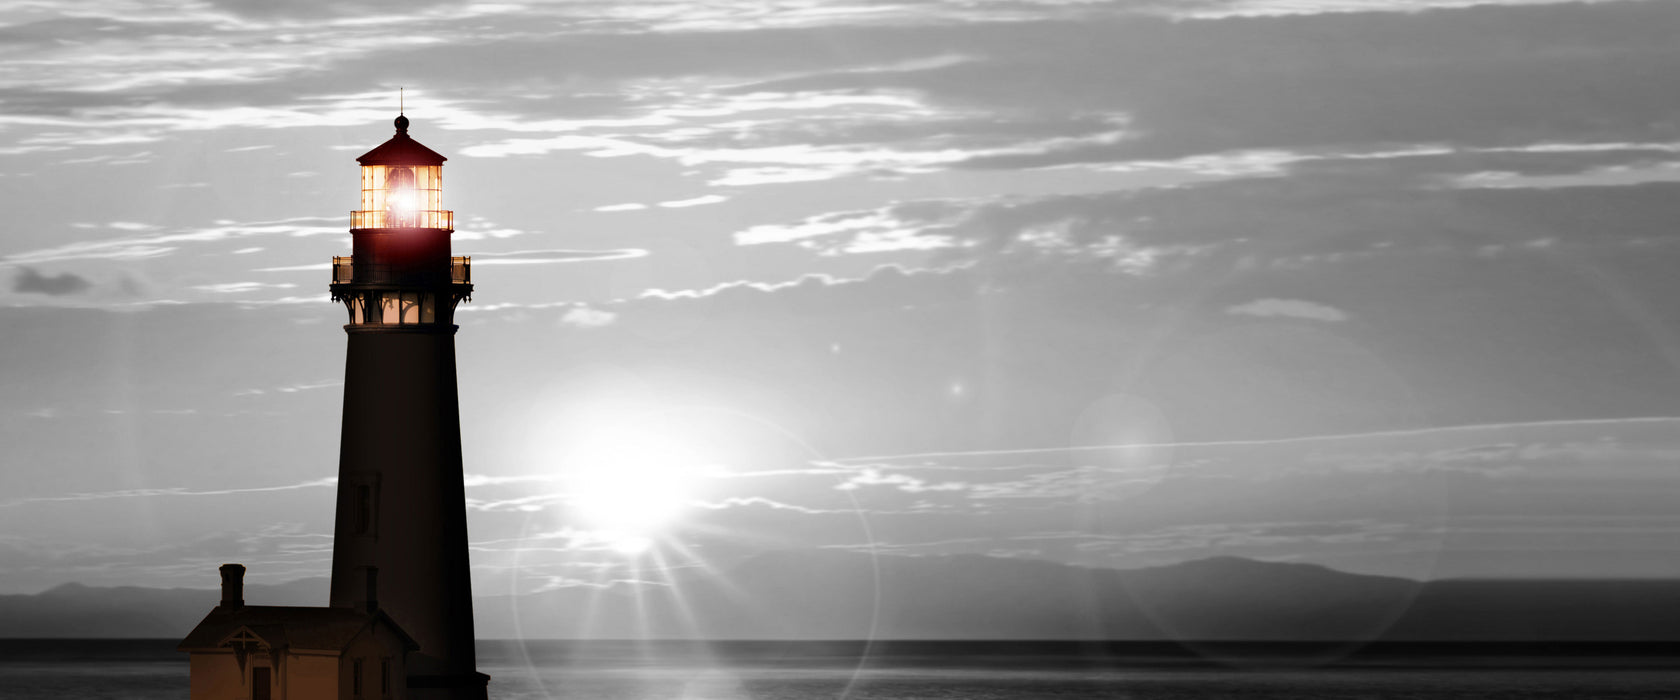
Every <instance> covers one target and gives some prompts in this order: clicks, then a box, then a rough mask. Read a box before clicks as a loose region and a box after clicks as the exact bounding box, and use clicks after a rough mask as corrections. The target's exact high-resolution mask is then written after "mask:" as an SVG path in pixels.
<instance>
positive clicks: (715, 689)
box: [0, 640, 1680, 700]
mask: <svg viewBox="0 0 1680 700" xmlns="http://www.w3.org/2000/svg"><path fill="white" fill-rule="evenodd" d="M1256 649H1258V651H1256ZM1256 649H1249V650H1246V651H1245V653H1243V654H1242V655H1241V656H1242V658H1244V659H1247V660H1246V661H1241V662H1235V663H1232V662H1230V661H1229V659H1227V661H1226V662H1224V663H1209V662H1207V661H1206V657H1207V656H1208V655H1209V652H1208V650H1206V649H1192V650H1185V649H1183V648H1179V647H1173V648H1163V647H1162V645H1135V644H1134V645H1126V644H1102V643H1096V644H1092V643H1072V642H1069V643H1045V642H893V643H876V644H865V643H861V642H629V641H623V642H595V641H591V642H571V641H531V642H509V641H481V642H480V643H479V659H480V661H479V668H480V670H482V671H484V672H485V673H488V674H490V675H491V676H492V678H493V680H492V681H491V685H490V697H491V698H494V699H496V700H539V699H541V700H547V699H561V700H585V699H587V700H819V699H820V700H828V699H835V700H839V699H846V700H933V699H943V698H950V699H953V700H1005V699H1009V700H1040V699H1049V698H1115V699H1126V700H1188V699H1191V698H1196V699H1200V698H1244V699H1245V700H1272V699H1276V700H1314V699H1319V698H1324V699H1329V698H1338V699H1340V698H1349V699H1359V700H1402V699H1405V700H1413V699H1415V700H1426V699H1427V700H1456V699H1459V698H1463V699H1466V700H1468V699H1470V698H1477V699H1486V698H1510V699H1512V700H1516V699H1519V698H1521V699H1524V700H1532V699H1536V698H1540V699H1544V698H1558V699H1560V700H1561V699H1563V698H1569V699H1571V700H1579V699H1587V698H1673V697H1676V693H1677V692H1680V691H1677V689H1680V655H1674V654H1670V653H1669V650H1668V649H1667V648H1666V647H1642V648H1640V649H1638V650H1635V651H1633V652H1631V653H1624V652H1625V650H1623V649H1617V648H1606V649H1591V650H1588V651H1587V652H1586V653H1576V652H1575V651H1570V652H1567V653H1560V652H1559V651H1558V650H1556V649H1542V650H1539V651H1540V652H1541V653H1539V654H1538V655H1533V654H1528V653H1527V652H1531V651H1534V650H1529V649H1494V650H1491V651H1488V652H1486V653H1483V654H1481V655H1480V656H1479V657H1478V658H1475V659H1470V658H1466V657H1465V655H1464V654H1462V653H1459V652H1460V651H1462V650H1441V649H1438V648H1427V649H1425V648H1413V647H1408V648H1405V649H1399V650H1389V651H1387V652H1381V653H1366V654H1361V655H1360V656H1357V657H1352V658H1342V659H1341V661H1340V662H1339V663H1336V664H1332V665H1328V666H1320V667H1316V668H1310V667H1305V668H1304V667H1301V666H1300V665H1299V664H1300V663H1301V662H1302V661H1303V660H1305V659H1315V660H1316V661H1318V662H1320V663H1322V662H1324V660H1325V659H1324V658H1322V656H1319V657H1314V656H1313V655H1314V654H1321V653H1322V651H1323V650H1320V649H1302V648H1290V647H1284V648H1283V649H1282V651H1281V652H1277V651H1276V647H1275V646H1268V647H1264V648H1258V647H1257V648H1256ZM1267 650H1271V652H1268V651H1267ZM1249 652H1254V653H1249ZM1272 652H1275V653H1272ZM71 697H74V698H123V699H132V700H153V699H156V700H162V699H165V698H168V699H169V700H185V698H186V697H187V663H186V655H185V654H180V653H177V652H176V651H175V650H174V640H0V699H3V700H47V699H49V698H50V699H53V700H58V699H59V698H71Z"/></svg>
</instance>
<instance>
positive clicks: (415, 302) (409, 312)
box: [401, 292, 420, 323]
mask: <svg viewBox="0 0 1680 700" xmlns="http://www.w3.org/2000/svg"><path fill="white" fill-rule="evenodd" d="M401 322H402V323H419V322H420V293H419V292H403V293H402V321H401Z"/></svg>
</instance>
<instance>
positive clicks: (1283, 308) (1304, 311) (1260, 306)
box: [1225, 299, 1348, 323]
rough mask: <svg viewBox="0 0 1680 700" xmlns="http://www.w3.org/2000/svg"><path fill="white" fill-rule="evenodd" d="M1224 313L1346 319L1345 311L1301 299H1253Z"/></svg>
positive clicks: (1332, 321)
mask: <svg viewBox="0 0 1680 700" xmlns="http://www.w3.org/2000/svg"><path fill="white" fill-rule="evenodd" d="M1225 313H1228V314H1236V315H1240V316H1262V317H1265V316H1283V317H1288V318H1304V319H1307V320H1309V321H1325V322H1329V323H1335V322H1338V321H1346V320H1348V315H1347V312H1346V311H1342V310H1341V309H1338V308H1336V307H1334V306H1326V305H1324V304H1318V303H1315V302H1310V301H1305V300H1302V299H1255V300H1254V301H1251V302H1248V303H1245V304H1238V305H1236V306H1231V307H1227V308H1226V309H1225Z"/></svg>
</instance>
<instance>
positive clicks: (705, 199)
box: [659, 194, 729, 209]
mask: <svg viewBox="0 0 1680 700" xmlns="http://www.w3.org/2000/svg"><path fill="white" fill-rule="evenodd" d="M727 201H729V198H728V197H724V196H722V195H716V194H708V195H702V196H699V197H694V198H691V199H673V200H671V201H668V202H660V203H659V206H662V207H665V208H667V209H677V208H682V207H697V206H701V205H704V204H717V203H719V202H727Z"/></svg>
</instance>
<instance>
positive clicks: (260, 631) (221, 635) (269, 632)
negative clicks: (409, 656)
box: [175, 605, 419, 651]
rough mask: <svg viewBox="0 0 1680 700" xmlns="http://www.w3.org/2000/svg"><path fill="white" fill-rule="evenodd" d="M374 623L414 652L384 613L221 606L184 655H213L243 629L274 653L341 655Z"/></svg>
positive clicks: (183, 646) (192, 635)
mask: <svg viewBox="0 0 1680 700" xmlns="http://www.w3.org/2000/svg"><path fill="white" fill-rule="evenodd" d="M374 624H384V625H388V626H389V627H390V628H391V629H392V630H393V631H395V632H396V633H397V636H398V637H401V638H402V640H403V643H404V644H405V645H407V646H408V647H409V648H410V649H411V650H412V649H418V648H419V645H418V644H416V643H415V641H414V638H412V637H410V636H408V633H407V632H404V631H403V629H402V627H400V626H398V625H397V623H396V621H395V620H392V619H391V617H390V616H389V615H386V614H385V611H383V610H377V611H374V612H373V613H366V612H362V611H360V610H356V609H353V608H306V607H291V606H280V605H245V606H240V607H237V608H232V609H229V608H226V607H223V606H220V605H218V606H216V607H215V609H213V610H211V611H210V614H208V615H205V616H204V619H203V620H201V621H199V623H198V626H197V627H194V628H193V630H192V631H191V632H188V633H187V636H186V638H185V639H182V640H181V643H180V644H177V645H176V646H175V648H176V649H177V650H179V651H213V650H216V649H220V648H222V645H223V643H224V642H226V641H227V640H228V639H229V638H230V637H233V636H234V635H235V634H237V633H238V632H239V631H240V630H242V629H244V630H250V632H251V634H253V635H256V636H257V637H258V638H259V639H262V640H263V641H264V642H265V643H267V644H268V645H269V646H270V647H272V648H283V647H292V648H297V649H322V650H328V651H340V650H343V649H344V648H345V647H346V646H348V645H349V644H350V641H351V640H353V639H355V638H356V636H357V635H359V634H361V633H362V630H365V629H367V628H369V627H371V626H373V625H374Z"/></svg>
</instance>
